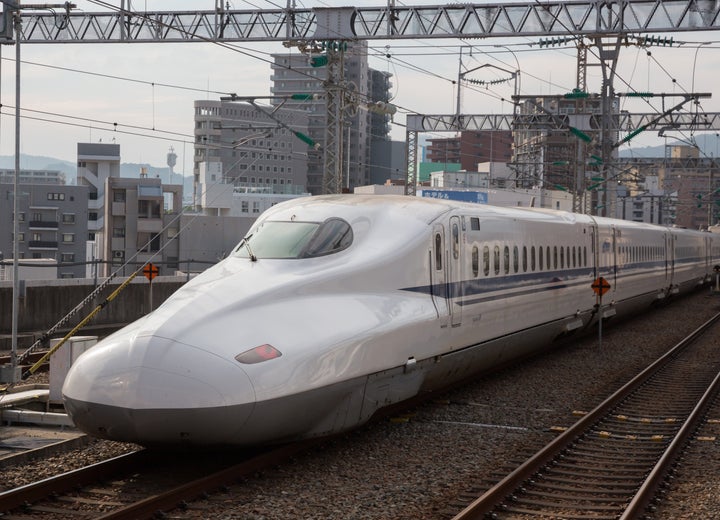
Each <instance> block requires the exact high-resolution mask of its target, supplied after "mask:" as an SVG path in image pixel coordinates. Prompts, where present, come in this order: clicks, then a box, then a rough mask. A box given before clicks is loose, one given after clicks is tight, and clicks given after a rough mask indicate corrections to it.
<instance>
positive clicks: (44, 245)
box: [28, 240, 58, 251]
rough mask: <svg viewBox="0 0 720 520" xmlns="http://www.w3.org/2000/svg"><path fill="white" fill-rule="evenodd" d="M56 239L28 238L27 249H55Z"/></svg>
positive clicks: (56, 245)
mask: <svg viewBox="0 0 720 520" xmlns="http://www.w3.org/2000/svg"><path fill="white" fill-rule="evenodd" d="M57 248H58V242H57V240H30V241H29V242H28V249H30V250H31V251H57Z"/></svg>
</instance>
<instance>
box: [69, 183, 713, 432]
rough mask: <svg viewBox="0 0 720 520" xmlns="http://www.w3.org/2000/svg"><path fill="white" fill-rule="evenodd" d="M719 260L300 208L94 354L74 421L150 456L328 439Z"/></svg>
mask: <svg viewBox="0 0 720 520" xmlns="http://www.w3.org/2000/svg"><path fill="white" fill-rule="evenodd" d="M719 262H720V235H717V234H713V233H706V232H699V231H691V230H684V229H675V228H665V227H659V226H652V225H647V224H639V223H633V222H626V221H619V220H612V219H606V218H598V217H591V216H587V215H577V214H571V213H565V212H558V211H548V210H527V209H515V208H510V209H508V208H498V207H491V206H485V205H477V204H463V203H455V202H451V201H442V200H435V199H427V198H415V197H392V196H362V195H345V196H343V195H338V196H322V197H308V198H301V199H296V200H292V201H288V202H285V203H282V204H278V205H276V206H274V207H273V208H271V209H269V210H268V211H266V212H265V213H264V214H262V215H261V216H260V218H259V219H258V220H257V221H256V223H255V224H254V225H253V228H252V229H251V231H250V232H249V233H248V235H247V236H246V237H245V238H244V239H243V240H242V241H241V242H240V244H239V245H238V246H237V248H236V249H235V250H234V251H233V253H232V254H231V255H230V256H229V257H228V258H226V259H224V260H223V261H221V262H220V263H218V264H217V265H215V266H213V267H212V268H210V269H208V270H207V271H205V272H204V273H202V274H200V275H199V276H197V277H196V278H194V279H193V280H191V281H190V282H188V283H187V284H186V285H185V286H184V287H182V288H181V289H180V290H178V291H177V292H176V293H175V294H174V295H173V296H172V297H170V298H169V299H168V300H167V301H166V302H165V303H164V304H163V305H162V306H160V307H159V308H158V309H157V310H155V311H154V312H152V313H151V314H149V315H147V316H145V317H144V318H142V319H140V320H138V321H136V322H135V323H133V324H131V325H129V326H127V327H125V328H124V329H122V330H120V331H118V332H117V333H115V334H113V335H111V336H109V337H108V338H107V339H105V340H103V341H101V342H100V343H99V344H98V345H97V346H95V347H93V348H92V349H90V350H89V351H88V352H86V353H85V354H83V355H82V356H81V357H80V358H79V359H78V360H77V361H76V362H75V364H74V365H73V366H72V368H71V370H70V372H69V374H68V376H67V379H66V381H65V384H64V387H63V396H64V401H65V406H66V409H67V411H68V413H69V414H70V415H71V417H72V419H73V421H74V422H75V424H76V425H77V426H78V428H80V429H81V430H83V431H85V432H87V433H89V434H91V435H94V436H97V437H102V438H106V439H112V440H118V441H128V442H134V443H139V444H143V445H149V446H152V445H175V444H181V445H182V444H187V445H197V446H207V445H256V444H267V443H277V442H284V441H289V440H296V439H301V438H307V437H311V436H318V435H327V434H331V433H336V432H340V431H343V430H348V429H351V428H353V427H356V426H358V425H360V424H362V423H364V422H366V421H367V420H368V419H369V418H370V417H371V416H372V415H373V414H374V413H375V412H376V411H377V410H379V409H381V408H383V407H386V406H388V405H391V404H394V403H397V402H400V401H403V400H405V399H408V398H411V397H413V396H416V395H418V394H420V393H423V392H427V391H431V390H434V389H438V388H440V387H444V386H446V385H448V384H449V383H451V382H454V381H458V380H460V379H462V378H466V377H468V376H471V375H473V374H475V373H478V372H481V371H483V370H487V369H489V368H491V367H495V366H498V365H500V364H507V363H509V362H510V361H511V360H513V359H517V358H518V357H521V356H525V355H528V354H532V353H536V352H539V351H541V350H542V349H544V348H548V346H549V345H550V344H551V343H552V342H553V341H554V340H555V339H557V338H561V337H564V336H567V335H569V334H571V333H574V332H576V331H581V330H583V329H586V328H587V327H589V326H590V325H591V324H592V323H596V322H597V320H598V319H599V318H600V317H602V318H608V317H610V316H613V315H622V314H628V313H631V312H635V311H638V310H640V309H643V308H646V307H648V306H650V305H651V304H652V303H653V302H657V301H659V300H663V299H665V298H668V297H669V296H671V295H673V294H676V293H679V292H682V291H687V290H690V289H692V288H694V287H697V286H698V285H700V284H703V283H705V282H707V281H709V279H710V276H711V273H712V270H713V266H715V265H716V264H718V263H719ZM599 277H602V278H604V279H605V280H606V281H607V283H608V284H609V285H610V289H609V290H608V292H606V293H605V294H604V295H603V296H602V300H601V302H600V303H601V305H599V306H598V305H597V304H598V297H597V296H596V294H595V292H594V290H593V288H592V285H593V282H594V281H595V280H596V279H598V278H599Z"/></svg>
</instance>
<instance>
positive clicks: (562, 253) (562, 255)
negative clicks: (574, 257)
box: [560, 246, 565, 269]
mask: <svg viewBox="0 0 720 520" xmlns="http://www.w3.org/2000/svg"><path fill="white" fill-rule="evenodd" d="M560 269H565V248H564V247H562V246H561V247H560Z"/></svg>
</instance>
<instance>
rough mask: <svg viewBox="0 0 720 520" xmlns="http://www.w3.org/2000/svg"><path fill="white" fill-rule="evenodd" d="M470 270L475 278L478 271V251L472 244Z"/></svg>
mask: <svg viewBox="0 0 720 520" xmlns="http://www.w3.org/2000/svg"><path fill="white" fill-rule="evenodd" d="M472 272H473V276H474V277H475V278H477V275H478V272H480V253H479V252H478V248H477V246H473V248H472Z"/></svg>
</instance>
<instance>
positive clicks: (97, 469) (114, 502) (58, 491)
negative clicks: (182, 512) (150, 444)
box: [0, 441, 319, 520]
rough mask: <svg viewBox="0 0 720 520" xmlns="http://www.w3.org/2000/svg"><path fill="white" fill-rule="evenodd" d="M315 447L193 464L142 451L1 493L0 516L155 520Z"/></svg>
mask: <svg viewBox="0 0 720 520" xmlns="http://www.w3.org/2000/svg"><path fill="white" fill-rule="evenodd" d="M317 442H319V441H308V442H306V443H295V444H290V445H286V446H281V447H278V448H274V449H269V450H265V451H262V452H254V453H247V452H246V453H240V452H229V453H226V452H222V453H221V452H209V453H203V454H200V455H193V458H189V457H184V456H182V455H181V454H179V453H178V452H156V451H150V450H139V451H135V452H132V453H128V454H126V455H121V456H119V457H115V458H113V459H109V460H106V461H103V462H100V463H97V464H93V465H91V466H86V467H83V468H80V469H77V470H74V471H70V472H67V473H63V474H61V475H57V476H54V477H51V478H47V479H45V480H41V481H39V482H35V483H32V484H28V485H26V486H22V487H19V488H16V489H12V490H10V491H6V492H4V493H0V516H2V518H8V519H13V518H22V519H24V520H29V519H32V518H46V515H55V516H56V517H58V518H64V517H72V518H88V519H90V518H92V519H103V520H109V519H113V520H120V519H127V520H130V519H134V520H139V519H143V518H153V517H156V516H157V515H158V514H159V513H160V512H162V511H166V510H172V509H176V508H181V509H184V508H187V507H188V502H191V501H192V500H194V499H196V498H198V497H201V496H204V494H205V493H208V492H211V491H213V490H217V489H220V488H222V487H224V486H227V485H230V484H232V483H233V482H235V481H236V480H238V479H240V478H242V477H244V476H247V475H249V474H253V473H256V472H258V471H262V470H263V469H266V468H269V467H272V466H274V465H276V464H279V463H280V462H282V461H284V460H287V459H288V458H289V457H292V456H293V455H295V454H297V453H300V452H302V451H304V450H307V449H309V448H310V447H311V446H312V445H314V444H316V443H317ZM187 455H189V453H188V454H187Z"/></svg>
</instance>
